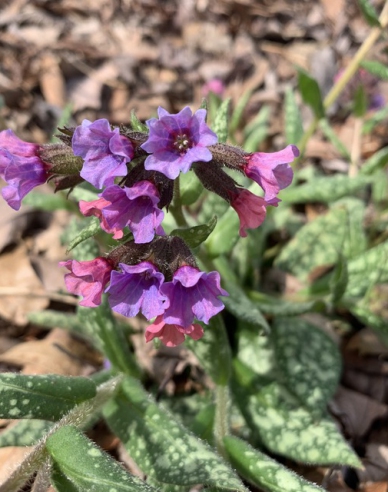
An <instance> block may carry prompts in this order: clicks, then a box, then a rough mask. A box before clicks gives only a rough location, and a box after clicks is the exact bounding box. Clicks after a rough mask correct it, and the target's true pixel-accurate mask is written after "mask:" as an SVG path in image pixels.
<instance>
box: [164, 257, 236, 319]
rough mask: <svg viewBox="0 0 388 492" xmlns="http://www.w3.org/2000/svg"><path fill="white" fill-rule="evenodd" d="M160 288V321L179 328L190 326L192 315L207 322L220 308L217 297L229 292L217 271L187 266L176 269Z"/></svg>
mask: <svg viewBox="0 0 388 492" xmlns="http://www.w3.org/2000/svg"><path fill="white" fill-rule="evenodd" d="M160 291H161V293H162V294H164V295H165V296H166V297H167V301H166V305H165V307H166V309H165V312H164V314H163V321H164V322H165V323H167V324H171V325H179V326H181V327H183V328H188V327H190V326H191V325H192V324H193V321H194V318H196V319H198V320H200V321H203V322H204V323H206V324H208V323H209V320H210V318H211V317H212V316H215V315H216V314H218V313H219V312H220V311H222V309H224V305H223V303H222V302H221V301H220V300H219V299H218V296H228V295H229V294H228V293H227V292H226V290H224V289H222V288H221V285H220V274H219V273H218V272H210V273H205V272H201V270H199V269H198V268H194V267H191V266H188V265H184V266H181V267H180V268H178V270H176V272H175V273H174V275H173V279H172V281H171V282H165V283H164V284H163V285H162V287H161V289H160Z"/></svg>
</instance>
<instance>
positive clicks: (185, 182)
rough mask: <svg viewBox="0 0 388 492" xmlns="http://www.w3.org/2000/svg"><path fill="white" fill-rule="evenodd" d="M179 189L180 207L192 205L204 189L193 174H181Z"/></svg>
mask: <svg viewBox="0 0 388 492" xmlns="http://www.w3.org/2000/svg"><path fill="white" fill-rule="evenodd" d="M179 188H180V194H181V202H182V205H192V204H193V203H195V202H196V201H197V200H198V198H199V197H200V195H201V194H202V192H203V190H204V188H203V186H202V183H201V182H200V180H199V179H198V178H197V176H196V174H195V173H194V172H191V171H190V172H188V173H184V174H183V173H181V175H180V176H179Z"/></svg>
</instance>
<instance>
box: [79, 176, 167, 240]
mask: <svg viewBox="0 0 388 492" xmlns="http://www.w3.org/2000/svg"><path fill="white" fill-rule="evenodd" d="M158 203H159V193H158V190H157V188H156V186H155V185H154V184H153V183H151V182H150V181H139V182H137V183H135V184H134V185H133V186H131V187H130V188H127V187H124V188H121V187H120V186H118V185H112V186H108V188H106V189H105V190H104V191H103V192H102V193H101V195H100V198H99V199H98V200H95V201H93V202H83V201H81V202H80V210H81V212H82V213H83V214H84V215H85V216H89V215H95V216H96V217H98V218H99V219H100V222H101V227H102V229H104V230H105V231H106V232H108V233H114V236H113V237H114V239H120V238H122V237H123V229H124V227H126V226H128V227H129V229H130V230H131V231H132V233H133V236H134V238H135V243H149V242H150V241H152V239H153V238H154V236H155V232H156V233H157V234H159V235H163V234H164V231H163V228H162V227H161V225H160V224H161V223H162V220H163V217H164V213H163V211H162V210H160V209H159V208H158V207H157V204H158Z"/></svg>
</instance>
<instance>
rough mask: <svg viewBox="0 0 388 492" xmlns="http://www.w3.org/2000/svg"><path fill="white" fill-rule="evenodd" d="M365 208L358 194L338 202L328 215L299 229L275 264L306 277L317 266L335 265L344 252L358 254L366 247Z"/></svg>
mask: <svg viewBox="0 0 388 492" xmlns="http://www.w3.org/2000/svg"><path fill="white" fill-rule="evenodd" d="M364 212H365V206H364V204H363V202H361V201H360V200H357V199H356V198H346V199H343V200H340V201H338V202H336V203H335V204H333V205H332V207H331V208H330V210H329V211H328V212H327V213H326V214H325V215H321V216H319V217H317V218H316V219H315V220H313V221H311V222H308V223H307V224H306V225H305V226H303V227H302V228H301V229H299V231H298V232H297V233H296V234H295V236H294V238H293V239H292V240H291V241H289V243H287V245H286V246H285V247H284V248H283V250H282V251H281V253H280V255H279V256H278V257H277V259H276V260H275V264H276V265H277V266H278V267H280V268H282V269H285V270H287V271H290V272H292V273H293V274H294V275H296V276H297V277H298V278H300V279H302V280H305V281H306V280H307V279H308V277H309V275H310V274H311V273H312V272H313V270H314V269H315V268H317V267H320V266H331V265H335V264H336V263H337V262H338V259H339V257H340V255H344V256H345V257H346V258H352V257H355V256H357V255H358V254H359V253H361V252H362V251H363V250H364V249H365V248H366V237H365V232H364V229H363V225H362V222H363V217H364Z"/></svg>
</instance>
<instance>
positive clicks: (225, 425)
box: [214, 384, 229, 456]
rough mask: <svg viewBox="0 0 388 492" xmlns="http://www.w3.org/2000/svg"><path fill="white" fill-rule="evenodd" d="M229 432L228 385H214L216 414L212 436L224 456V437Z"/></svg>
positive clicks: (219, 451)
mask: <svg viewBox="0 0 388 492" xmlns="http://www.w3.org/2000/svg"><path fill="white" fill-rule="evenodd" d="M228 434H229V386H228V385H220V384H219V385H217V386H216V414H215V418H214V438H215V443H216V448H217V451H218V453H219V454H220V455H221V456H225V455H226V453H225V446H224V437H225V436H227V435H228Z"/></svg>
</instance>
